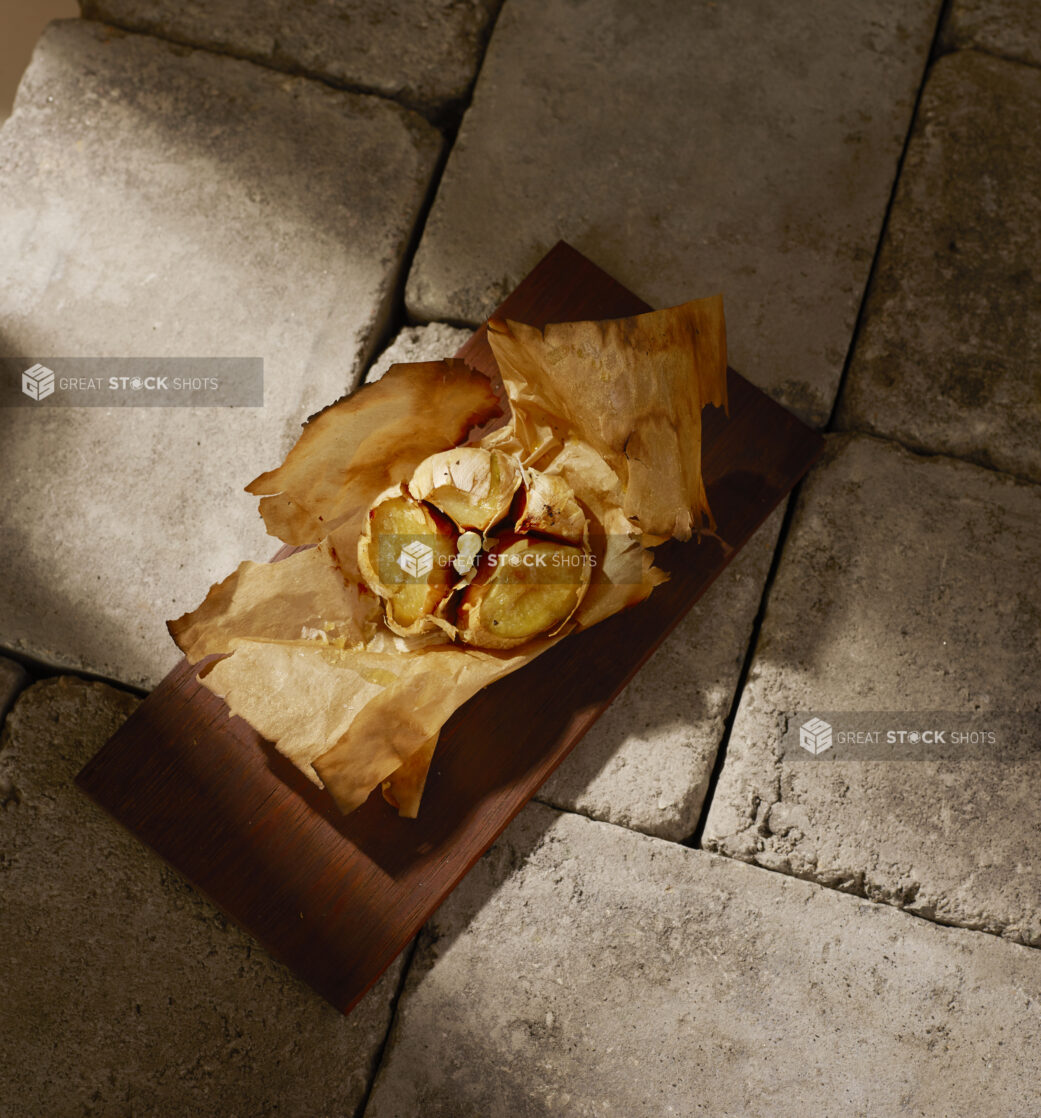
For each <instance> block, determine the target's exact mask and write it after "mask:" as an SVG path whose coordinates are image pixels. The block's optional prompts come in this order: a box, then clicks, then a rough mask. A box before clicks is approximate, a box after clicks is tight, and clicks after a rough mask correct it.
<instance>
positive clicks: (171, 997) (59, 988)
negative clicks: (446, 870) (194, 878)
mask: <svg viewBox="0 0 1041 1118" xmlns="http://www.w3.org/2000/svg"><path fill="white" fill-rule="evenodd" d="M136 705H137V701H136V700H135V699H134V698H133V697H132V696H129V695H126V694H124V693H122V692H120V691H117V690H115V689H114V688H111V687H108V686H106V685H104V684H99V683H85V682H83V681H81V680H79V679H74V678H70V677H58V678H55V679H50V680H46V681H44V682H42V683H38V684H36V685H35V686H33V687H31V688H30V689H29V690H28V691H26V692H25V693H24V694H23V696H22V698H21V699H20V700H19V701H18V703H17V705H16V706H15V709H14V710H13V711H12V712H11V714H10V716H9V717H8V720H7V723H6V726H5V728H4V734H3V739H2V745H0V788H2V789H3V796H2V802H3V808H2V809H0V891H2V895H3V904H2V905H0V943H2V944H3V955H4V975H3V990H4V992H3V998H2V999H0V1066H2V1067H3V1068H4V1097H3V1102H2V1103H0V1110H2V1111H3V1112H4V1113H5V1114H11V1115H15V1114H18V1115H23V1116H25V1118H36V1116H40V1118H43V1116H44V1115H58V1114H73V1113H76V1114H81V1113H82V1114H99V1115H100V1114H105V1115H110V1114H111V1115H116V1114H135V1115H166V1114H188V1113H190V1114H193V1115H212V1116H214V1118H236V1116H241V1118H245V1116H246V1115H258V1114H275V1113H280V1114H292V1115H294V1118H295V1116H300V1118H306V1116H308V1115H313V1116H316V1118H317V1116H319V1115H323V1116H324V1115H329V1114H337V1115H350V1114H353V1113H355V1108H356V1107H358V1106H359V1104H360V1103H361V1101H362V1099H363V1098H364V1096H365V1092H366V1090H367V1086H368V1083H369V1080H370V1078H371V1075H372V1072H373V1069H374V1064H375V1060H376V1057H377V1054H378V1052H379V1049H380V1046H381V1044H382V1042H383V1039H384V1036H385V1034H386V1030H387V1027H388V1024H389V1021H390V1004H391V1000H392V998H393V995H394V992H395V991H396V989H397V984H398V982H399V979H400V966H401V964H400V963H399V964H396V965H395V966H394V967H393V968H392V969H391V971H389V972H388V973H387V974H386V975H385V976H384V977H383V978H382V979H381V980H380V983H379V984H378V985H377V986H376V987H374V988H373V989H372V990H371V991H370V992H369V994H368V995H367V996H366V997H365V999H363V1001H362V1002H361V1003H359V1005H358V1007H357V1009H355V1011H354V1013H352V1014H351V1015H350V1016H349V1017H346V1018H345V1017H343V1016H342V1015H341V1014H340V1013H338V1012H337V1011H336V1010H335V1009H333V1008H332V1007H331V1006H329V1005H327V1004H326V1003H325V1002H323V1001H321V999H319V998H318V997H317V995H315V994H314V993H313V992H312V991H311V990H309V989H308V988H307V987H305V986H303V985H302V984H301V983H299V982H297V981H296V979H294V978H293V977H292V976H291V975H290V974H289V973H288V972H287V971H286V970H285V969H284V968H283V967H281V966H280V965H279V964H277V963H275V962H273V961H272V960H271V959H270V958H269V957H268V956H267V955H266V954H265V953H264V952H263V951H262V950H261V949H259V948H258V947H256V946H255V945H254V943H253V942H252V941H251V940H250V938H249V937H248V936H246V935H245V934H244V933H242V932H240V931H239V930H238V929H237V928H236V927H234V926H233V925H230V924H229V923H228V922H227V921H226V920H225V918H224V917H223V916H222V915H221V914H220V913H219V912H217V910H216V909H214V908H212V907H211V906H210V905H209V904H208V903H207V902H205V901H204V900H202V898H200V897H199V896H198V895H197V894H196V893H195V892H194V891H193V890H192V889H191V888H190V887H189V886H187V885H186V884H184V883H183V882H182V881H181V880H180V879H179V878H178V877H176V876H175V875H174V874H173V872H172V871H170V870H169V869H167V868H166V867H165V866H164V865H163V864H162V863H161V862H160V861H159V860H158V859H157V858H156V857H154V856H153V855H152V854H151V852H150V851H148V850H147V849H146V848H145V847H144V846H142V845H141V844H140V843H138V842H137V841H136V840H135V839H134V838H133V837H132V836H131V835H129V834H128V833H127V832H125V831H123V830H122V828H121V827H120V826H119V825H118V824H117V823H115V822H114V821H113V820H111V819H110V818H109V817H108V816H107V815H105V814H104V813H102V812H101V810H100V809H98V808H96V807H95V806H94V805H93V804H92V803H91V802H90V801H89V800H87V799H86V797H85V796H83V795H82V794H81V793H80V792H79V791H78V790H77V789H76V788H75V786H74V785H73V784H72V779H73V776H74V775H75V773H76V772H77V771H78V770H79V768H80V767H81V766H82V765H83V764H84V762H86V760H87V759H88V758H89V757H90V756H91V755H92V754H93V753H94V752H96V750H97V749H99V748H100V747H101V745H102V744H103V743H104V742H105V740H106V739H107V738H108V737H109V736H110V735H111V734H112V733H113V732H114V731H115V730H116V729H117V727H118V726H119V725H120V723H121V722H122V721H123V720H124V719H125V718H126V717H127V716H128V715H129V714H130V713H131V711H132V710H133V708H134V707H135V706H136Z"/></svg>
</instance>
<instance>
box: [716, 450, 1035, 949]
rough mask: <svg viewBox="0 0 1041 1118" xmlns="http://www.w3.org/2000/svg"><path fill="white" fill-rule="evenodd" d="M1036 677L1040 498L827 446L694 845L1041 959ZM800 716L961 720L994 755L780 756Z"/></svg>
mask: <svg viewBox="0 0 1041 1118" xmlns="http://www.w3.org/2000/svg"><path fill="white" fill-rule="evenodd" d="M1039 659H1041V488H1039V487H1037V486H1034V485H1025V484H1022V483H1020V482H1016V481H1015V480H1013V479H1012V478H1009V477H1008V476H1006V475H1002V474H998V473H995V472H993V471H990V470H982V469H980V468H978V467H976V466H972V465H969V464H968V463H965V462H960V461H956V460H954V459H949V458H941V457H934V458H919V457H917V456H915V455H912V454H910V453H909V452H908V451H906V450H904V449H902V448H901V447H899V446H896V445H894V444H893V443H889V442H880V441H877V440H874V439H869V438H866V437H864V436H855V437H853V438H852V440H847V439H840V440H839V441H838V442H837V443H835V444H833V446H832V448H831V452H830V454H829V458H828V461H826V462H825V463H824V464H822V465H820V466H818V467H817V469H816V470H815V471H814V473H813V476H812V477H811V478H810V480H809V481H808V482H807V483H806V486H805V488H804V490H803V493H802V497H801V499H800V501H799V503H798V507H797V509H796V513H795V517H794V520H793V523H792V527H791V532H790V533H789V535H788V539H787V542H786V544H785V548H784V554H783V556H782V558H781V563H780V567H779V569H778V572H777V577H776V580H775V582H774V585H773V587H772V589H771V591H770V596H769V602H768V605H767V609H766V615H765V617H764V619H763V625H762V629H761V631H760V633H759V640H758V644H757V646H756V652H755V657H754V660H753V662H752V666H751V670H750V672H749V675H748V681H747V684H746V686H745V690H744V692H743V694H742V696H741V705H740V708H739V710H738V712H737V718H736V720H735V722H734V726H733V731H732V733H731V736H730V741H729V744H728V747H727V753H726V762H725V764H724V766H723V771H722V775H721V777H720V780H719V783H718V785H717V787H716V790H715V794H714V796H713V798H712V802H711V804H710V805H709V809H708V821H707V824H706V827H705V832H704V836H703V841H704V845H705V846H706V848H708V849H710V850H719V851H722V852H723V853H726V854H731V855H733V856H735V857H739V858H745V859H748V860H750V861H755V862H758V863H759V864H760V865H764V866H767V867H768V868H770V869H778V870H783V871H784V872H787V873H795V874H797V875H799V876H801V877H809V878H812V879H813V880H815V881H820V882H821V883H823V884H826V885H831V886H835V887H837V888H841V889H848V890H850V891H853V892H857V893H862V894H864V895H866V896H868V897H871V898H873V899H875V900H879V901H887V902H889V903H892V904H898V905H902V906H904V907H907V908H908V909H909V910H910V911H912V912H915V913H917V914H919V915H923V916H927V917H928V918H930V919H933V920H939V921H942V922H943V923H948V924H958V925H961V926H962V927H968V928H982V929H986V930H987V931H990V932H995V933H1000V934H1002V935H1006V936H1008V937H1010V938H1012V939H1016V940H1019V941H1020V942H1023V943H1031V944H1034V945H1035V946H1041V904H1039V901H1041V864H1038V862H1037V857H1036V853H1037V850H1038V840H1039V839H1041V810H1039V808H1038V803H1037V795H1036V789H1037V787H1038V784H1039V782H1041V748H1039V745H1041V742H1039V741H1038V740H1037V735H1038V731H1039V729H1041V685H1039V682H1038V676H1037V665H1038V662H1039ZM816 711H829V712H832V711H835V712H847V711H878V712H893V714H894V715H897V716H899V712H908V713H907V714H906V715H905V716H904V717H903V718H899V717H897V718H893V717H891V718H889V719H887V720H885V721H886V723H887V725H888V726H889V728H898V727H899V726H902V725H904V724H906V723H907V722H908V721H913V722H918V721H922V720H923V714H924V712H945V711H970V712H973V714H974V718H973V721H974V723H975V724H976V725H977V726H978V728H979V731H984V732H993V733H995V734H996V735H997V734H1000V738H999V740H998V742H997V743H996V745H995V747H994V748H991V749H988V750H986V751H984V752H982V753H981V752H980V751H978V750H976V751H966V753H968V756H965V757H964V759H962V757H961V756H959V752H958V751H957V750H953V749H952V750H951V751H950V753H949V755H947V756H943V757H932V756H925V755H922V753H921V751H920V750H919V751H918V752H915V751H914V750H910V749H909V750H908V754H907V756H908V757H909V758H910V759H907V760H902V759H891V758H886V757H880V758H878V759H871V758H870V756H868V757H867V759H863V760H862V759H860V758H859V756H856V755H854V756H853V757H851V758H849V759H844V760H840V761H834V762H826V761H824V760H823V759H822V760H821V761H820V762H818V763H813V762H812V761H803V760H801V758H798V757H793V756H792V755H791V754H789V753H786V752H784V751H782V750H781V748H780V746H781V741H780V734H779V729H781V728H783V727H784V724H785V721H786V719H787V717H788V716H789V715H792V716H794V715H795V714H796V713H798V712H805V713H813V712H816ZM1031 712H1034V717H1033V718H1032V719H1029V724H1028V726H1027V727H1026V731H1025V733H1024V732H1016V727H1015V726H1014V725H1013V724H1012V723H1013V721H1014V718H1015V717H1016V716H1024V715H1027V716H1028V715H1029V714H1030V713H1031ZM926 720H927V716H926ZM932 721H935V719H933V720H932ZM1027 734H1029V735H1030V737H1029V738H1027V740H1024V737H1025V736H1026V735H1027ZM1031 739H1032V740H1031ZM999 821H1000V822H999Z"/></svg>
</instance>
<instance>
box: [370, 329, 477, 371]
mask: <svg viewBox="0 0 1041 1118" xmlns="http://www.w3.org/2000/svg"><path fill="white" fill-rule="evenodd" d="M472 333H473V331H472V330H468V329H460V328H459V327H458V326H449V325H448V324H447V323H445V322H430V323H427V324H426V325H423V326H405V327H404V328H403V329H401V330H399V331H398V332H397V334H395V335H394V337H393V339H392V340H391V342H390V344H389V345H387V347H386V348H385V349H384V350H383V351H382V352H381V353H380V355H379V356H378V357H377V358H376V360H375V361H373V363H372V365H370V366H369V370H368V372H367V373H366V374H365V381H366V383H368V384H371V383H372V382H373V381H375V380H379V379H380V377H381V376H383V374H384V373H385V372H386V371H387V370H388V369H389V368H390V367H391V365H397V364H398V363H399V362H400V363H402V364H407V363H409V362H412V361H440V360H442V358H445V357H451V356H452V355H453V354H454V353H455V352H456V350H458V349H461V348H462V346H463V345H464V344H465V343H466V342H467V341H469V340H470V335H471V334H472Z"/></svg>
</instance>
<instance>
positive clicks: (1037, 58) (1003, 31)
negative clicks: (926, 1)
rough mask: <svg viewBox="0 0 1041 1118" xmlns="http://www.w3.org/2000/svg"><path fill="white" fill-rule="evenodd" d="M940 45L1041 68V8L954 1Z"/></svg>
mask: <svg viewBox="0 0 1041 1118" xmlns="http://www.w3.org/2000/svg"><path fill="white" fill-rule="evenodd" d="M940 43H941V46H942V47H943V48H945V49H947V50H962V49H965V48H969V49H975V50H984V51H990V52H991V53H992V54H999V55H1004V56H1005V57H1006V58H1015V59H1019V60H1020V61H1021V62H1032V63H1033V64H1034V65H1035V66H1041V8H1039V7H1038V5H1037V4H1036V3H1035V0H951V3H950V5H949V7H948V9H947V14H946V16H945V18H944V24H943V31H942V32H941V37H940Z"/></svg>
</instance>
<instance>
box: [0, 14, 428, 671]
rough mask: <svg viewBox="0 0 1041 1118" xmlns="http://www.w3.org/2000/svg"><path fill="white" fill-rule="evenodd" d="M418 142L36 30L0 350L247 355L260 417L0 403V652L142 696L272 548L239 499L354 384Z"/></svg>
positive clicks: (398, 237) (19, 131) (259, 71)
mask: <svg viewBox="0 0 1041 1118" xmlns="http://www.w3.org/2000/svg"><path fill="white" fill-rule="evenodd" d="M440 146H441V139H440V137H439V135H438V134H437V133H436V132H435V131H434V129H432V128H431V127H430V126H429V125H428V124H427V123H426V122H425V121H424V120H423V119H422V118H421V117H419V116H417V115H415V114H413V113H409V112H406V111H405V110H404V109H401V108H399V107H398V106H397V105H394V104H392V103H390V102H387V101H384V100H381V99H379V98H376V97H363V96H359V95H356V94H350V93H344V92H339V91H335V90H332V89H329V88H328V87H325V86H323V85H320V84H319V83H317V82H312V81H307V80H305V79H302V78H292V77H289V76H287V75H285V74H280V73H276V72H275V71H272V70H268V69H264V68H262V67H260V66H255V65H253V64H252V63H249V62H240V61H237V60H234V59H229V58H224V57H220V56H217V55H213V54H209V53H207V52H205V51H192V50H189V49H187V48H185V47H181V46H177V45H175V44H170V43H163V42H160V41H159V40H156V39H152V38H148V37H146V36H140V35H127V34H126V33H124V32H121V31H115V30H113V29H111V28H107V27H105V26H103V25H101V24H98V23H91V22H86V21H70V22H67V23H58V24H54V25H52V26H51V28H50V29H49V30H48V31H47V33H46V34H45V35H44V37H43V39H42V40H41V42H40V45H39V46H38V47H37V50H36V54H35V56H34V60H33V63H32V65H31V67H30V69H29V71H28V72H27V74H26V77H25V79H24V81H23V83H22V86H21V89H20V92H19V97H18V101H17V104H16V107H15V112H14V114H13V116H12V117H11V119H10V120H9V121H8V122H7V124H6V125H5V126H4V129H3V132H2V134H0V168H2V169H0V246H2V251H0V324H2V325H0V352H3V353H5V354H7V355H19V356H33V355H42V356H47V355H55V354H58V355H66V356H94V357H97V356H155V357H162V356H185V355H188V356H207V355H213V356H245V357H262V358H263V359H264V374H265V405H264V407H263V408H262V409H246V408H237V409H231V408H124V409H105V408H79V409H58V408H53V407H49V406H47V405H46V404H45V403H41V404H40V405H39V407H38V409H32V410H30V409H27V408H19V409H5V414H4V415H0V469H2V472H3V476H4V481H5V485H4V495H3V498H0V525H2V530H3V533H4V539H5V554H6V557H7V570H6V571H5V575H6V577H5V579H4V580H3V587H2V590H0V646H4V645H6V646H7V647H10V648H14V649H19V650H22V651H24V652H26V653H28V654H30V655H31V656H33V657H36V658H39V659H41V660H44V661H47V662H50V663H53V664H56V665H58V666H62V667H71V668H74V669H77V670H78V669H86V670H90V671H93V672H96V673H98V674H100V675H104V676H107V677H109V678H116V679H120V680H123V681H125V682H128V683H134V684H139V685H145V686H147V685H150V684H152V683H154V682H155V681H156V680H157V679H158V678H160V677H161V676H162V675H163V674H165V671H166V670H167V669H168V668H169V667H170V666H171V665H172V664H173V663H174V662H175V649H174V648H173V645H172V643H171V642H170V641H169V639H168V638H167V636H166V632H165V625H164V622H165V619H167V618H170V617H176V616H178V615H179V614H181V613H183V612H184V611H185V610H187V609H191V608H194V607H195V606H196V605H197V604H198V602H199V601H200V600H201V599H202V597H203V595H204V594H205V592H206V590H207V588H208V587H209V585H210V583H212V582H214V581H216V580H218V579H220V578H223V577H224V576H225V575H226V574H228V573H229V572H230V571H231V570H233V569H234V567H235V566H236V565H237V563H238V562H239V561H241V560H242V559H245V558H267V557H268V556H270V555H271V554H273V552H274V551H275V548H276V544H275V541H273V540H271V539H269V538H268V537H266V536H265V535H264V532H263V526H262V523H261V521H260V518H259V516H258V515H257V511H256V502H255V500H254V499H253V498H250V497H247V496H245V495H244V494H243V493H242V487H243V486H244V485H245V484H246V483H247V482H248V481H249V480H250V479H251V478H253V477H255V476H256V475H257V474H258V473H260V472H261V471H262V470H264V469H269V468H271V467H272V466H274V465H275V464H277V463H278V462H279V461H280V460H281V458H282V456H283V455H284V453H285V451H286V450H287V449H288V448H289V446H290V445H291V443H292V442H293V440H294V439H295V437H296V435H297V434H298V432H299V425H300V423H301V422H303V420H305V419H306V418H307V416H308V415H310V414H312V413H313V412H315V411H318V410H319V409H320V408H322V407H324V406H325V405H326V404H329V403H331V402H332V401H333V400H335V399H337V398H338V397H339V396H341V395H342V394H343V393H344V392H345V391H347V390H348V389H350V388H351V387H352V386H353V385H354V383H355V382H356V381H357V379H358V378H359V377H360V375H361V372H362V370H363V368H364V366H365V363H366V361H367V360H368V358H369V356H370V354H371V349H372V347H373V345H374V343H375V339H376V338H377V337H378V336H379V333H380V331H381V330H382V329H383V328H384V324H385V321H386V319H387V317H388V313H389V308H390V305H391V302H392V299H393V295H394V285H395V282H396V275H397V271H398V268H399V266H400V262H401V259H402V255H403V253H404V252H405V249H406V246H407V244H408V242H409V237H410V235H411V228H412V224H413V222H414V220H415V218H416V216H417V214H418V212H419V209H420V206H421V204H422V201H423V198H424V195H425V192H426V189H427V185H428V181H429V178H430V176H431V174H432V173H433V170H434V167H435V164H436V161H437V159H438V154H439V151H440Z"/></svg>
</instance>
